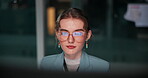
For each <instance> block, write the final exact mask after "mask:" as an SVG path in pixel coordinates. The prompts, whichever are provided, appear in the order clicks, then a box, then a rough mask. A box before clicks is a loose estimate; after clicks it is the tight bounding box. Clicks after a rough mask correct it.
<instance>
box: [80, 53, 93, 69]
mask: <svg viewBox="0 0 148 78" xmlns="http://www.w3.org/2000/svg"><path fill="white" fill-rule="evenodd" d="M89 68H90V62H89V57H88V55H87V53H85V52H82V57H81V60H80V66H79V70H78V72H87V71H86V70H88V69H89Z"/></svg>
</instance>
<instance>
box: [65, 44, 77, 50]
mask: <svg viewBox="0 0 148 78" xmlns="http://www.w3.org/2000/svg"><path fill="white" fill-rule="evenodd" d="M66 47H67V48H69V49H74V48H76V46H73V45H68V46H66Z"/></svg>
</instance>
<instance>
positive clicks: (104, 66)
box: [88, 55, 109, 72]
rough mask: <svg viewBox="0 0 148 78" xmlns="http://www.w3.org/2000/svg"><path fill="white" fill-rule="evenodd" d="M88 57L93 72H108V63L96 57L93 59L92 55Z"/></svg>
mask: <svg viewBox="0 0 148 78" xmlns="http://www.w3.org/2000/svg"><path fill="white" fill-rule="evenodd" d="M88 57H89V60H90V64H91V65H92V66H93V68H94V70H97V69H99V70H101V71H105V72H106V71H108V70H109V62H108V61H106V60H104V59H101V58H98V57H95V56H92V55H88Z"/></svg>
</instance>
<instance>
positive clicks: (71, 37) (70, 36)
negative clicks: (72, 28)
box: [68, 34, 75, 43]
mask: <svg viewBox="0 0 148 78" xmlns="http://www.w3.org/2000/svg"><path fill="white" fill-rule="evenodd" d="M74 41H75V40H74V37H73V35H72V34H70V35H69V37H68V43H74Z"/></svg>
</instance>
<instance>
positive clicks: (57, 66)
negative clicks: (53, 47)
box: [53, 52, 64, 71]
mask: <svg viewBox="0 0 148 78" xmlns="http://www.w3.org/2000/svg"><path fill="white" fill-rule="evenodd" d="M63 59H64V53H63V52H62V53H61V54H59V55H58V56H57V58H56V60H55V63H54V66H53V67H55V69H56V71H63Z"/></svg>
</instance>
